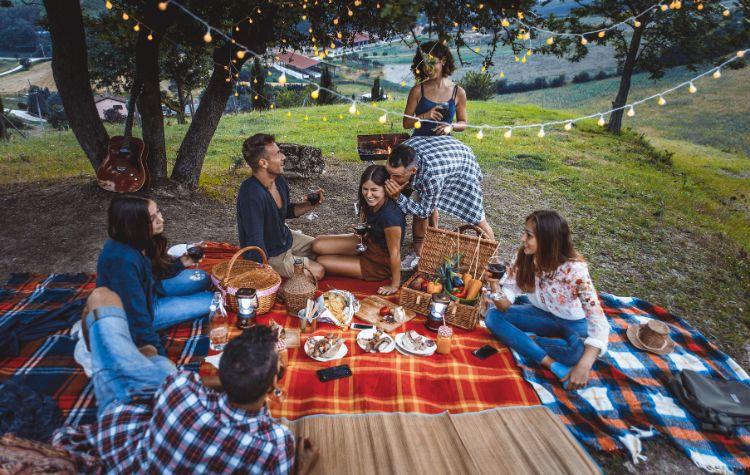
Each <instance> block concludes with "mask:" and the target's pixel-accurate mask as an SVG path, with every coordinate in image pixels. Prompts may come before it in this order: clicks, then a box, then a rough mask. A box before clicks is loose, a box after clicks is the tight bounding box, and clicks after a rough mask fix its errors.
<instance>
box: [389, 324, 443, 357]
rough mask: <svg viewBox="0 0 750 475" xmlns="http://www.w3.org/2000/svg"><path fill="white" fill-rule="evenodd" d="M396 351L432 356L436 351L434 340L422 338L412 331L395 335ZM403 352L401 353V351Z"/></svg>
mask: <svg viewBox="0 0 750 475" xmlns="http://www.w3.org/2000/svg"><path fill="white" fill-rule="evenodd" d="M396 349H398V350H399V351H400V352H401V353H404V352H405V354H411V355H417V356H432V355H433V354H434V353H435V350H437V344H436V343H435V340H433V339H431V338H427V337H426V336H422V335H420V334H419V333H417V332H416V331H414V330H409V331H407V332H405V333H399V334H398V335H396ZM402 350H403V351H402Z"/></svg>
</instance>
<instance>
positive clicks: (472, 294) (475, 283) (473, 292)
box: [465, 279, 482, 300]
mask: <svg viewBox="0 0 750 475" xmlns="http://www.w3.org/2000/svg"><path fill="white" fill-rule="evenodd" d="M481 290H482V281H481V280H479V279H472V280H471V282H469V283H468V284H466V297H465V298H466V300H474V299H476V298H477V297H478V296H479V291H481Z"/></svg>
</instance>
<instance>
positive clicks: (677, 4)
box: [674, 0, 682, 10]
mask: <svg viewBox="0 0 750 475" xmlns="http://www.w3.org/2000/svg"><path fill="white" fill-rule="evenodd" d="M680 8H682V2H681V1H680V0H675V2H674V9H675V10H679V9H680Z"/></svg>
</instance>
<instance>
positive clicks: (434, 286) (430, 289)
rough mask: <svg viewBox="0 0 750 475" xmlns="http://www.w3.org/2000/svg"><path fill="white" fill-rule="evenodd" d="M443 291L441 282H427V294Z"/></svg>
mask: <svg viewBox="0 0 750 475" xmlns="http://www.w3.org/2000/svg"><path fill="white" fill-rule="evenodd" d="M442 291H443V284H441V283H440V282H430V283H429V284H427V293H428V294H439V293H440V292H442Z"/></svg>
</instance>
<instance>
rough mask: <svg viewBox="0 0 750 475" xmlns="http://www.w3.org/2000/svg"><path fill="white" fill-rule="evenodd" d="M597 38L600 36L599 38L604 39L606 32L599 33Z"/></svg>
mask: <svg viewBox="0 0 750 475" xmlns="http://www.w3.org/2000/svg"><path fill="white" fill-rule="evenodd" d="M596 36H598V37H599V38H604V32H603V31H600V32H599V33H597V34H596Z"/></svg>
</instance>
